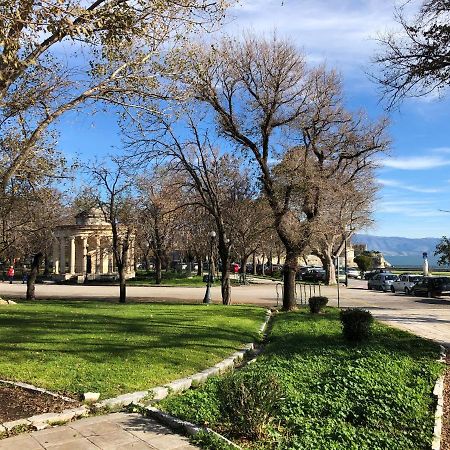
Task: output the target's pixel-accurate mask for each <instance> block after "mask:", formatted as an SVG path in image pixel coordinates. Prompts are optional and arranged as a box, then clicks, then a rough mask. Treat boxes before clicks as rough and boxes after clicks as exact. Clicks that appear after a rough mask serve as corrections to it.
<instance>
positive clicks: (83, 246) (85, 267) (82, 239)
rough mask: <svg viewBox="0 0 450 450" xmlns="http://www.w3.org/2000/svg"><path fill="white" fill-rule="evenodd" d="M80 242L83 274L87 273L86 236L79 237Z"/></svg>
mask: <svg viewBox="0 0 450 450" xmlns="http://www.w3.org/2000/svg"><path fill="white" fill-rule="evenodd" d="M81 244H82V249H83V275H86V273H87V250H88V249H87V237H84V236H83V237H82V238H81Z"/></svg>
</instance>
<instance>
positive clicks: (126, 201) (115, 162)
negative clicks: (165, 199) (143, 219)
mask: <svg viewBox="0 0 450 450" xmlns="http://www.w3.org/2000/svg"><path fill="white" fill-rule="evenodd" d="M87 171H88V173H89V174H90V175H91V177H92V182H93V184H94V185H95V187H94V186H92V190H91V193H92V199H93V201H94V204H96V205H97V206H98V207H99V208H100V209H101V210H102V212H103V215H104V217H105V220H106V222H108V223H109V224H110V225H111V231H112V245H111V247H112V252H113V256H114V261H115V263H116V267H117V272H118V274H119V286H120V288H119V289H120V291H119V292H120V296H119V302H120V303H125V302H126V276H125V272H126V268H127V266H128V263H129V250H130V245H131V241H132V239H133V236H134V229H135V214H136V204H135V203H136V202H135V199H134V198H133V197H132V195H131V191H132V186H133V182H132V178H131V177H130V175H129V172H128V166H127V165H126V164H125V162H124V161H123V160H121V159H118V158H112V159H111V162H110V163H109V164H106V163H105V164H99V163H95V164H91V165H89V166H88V167H87Z"/></svg>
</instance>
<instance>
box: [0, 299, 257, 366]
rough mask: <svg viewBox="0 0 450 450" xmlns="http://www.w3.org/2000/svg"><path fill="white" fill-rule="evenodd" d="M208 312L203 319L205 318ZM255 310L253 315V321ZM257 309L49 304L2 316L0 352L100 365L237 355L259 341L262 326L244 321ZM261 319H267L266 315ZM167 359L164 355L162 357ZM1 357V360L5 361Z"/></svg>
mask: <svg viewBox="0 0 450 450" xmlns="http://www.w3.org/2000/svg"><path fill="white" fill-rule="evenodd" d="M202 309H204V312H205V313H207V314H205V316H204V317H202V316H201V314H202V311H201V310H202ZM251 310H253V316H251V312H250V311H251ZM254 312H255V308H249V307H241V308H239V309H237V308H235V309H234V310H232V309H230V308H221V307H211V306H209V307H205V306H199V307H196V306H192V305H190V306H186V307H183V306H180V305H176V306H174V305H138V306H136V305H134V306H132V305H115V306H114V305H102V304H99V303H96V302H92V301H91V302H64V303H62V302H56V301H55V302H51V301H50V302H48V303H46V304H40V305H39V306H37V307H36V305H32V306H31V307H30V309H28V308H22V307H16V308H14V309H8V310H7V311H2V313H0V330H1V331H0V337H1V341H0V342H1V343H0V353H3V355H6V354H8V361H16V362H18V363H20V362H21V361H22V360H23V361H25V360H27V359H28V358H34V357H39V355H36V354H35V353H36V351H37V350H38V352H42V353H44V354H52V353H53V354H58V353H60V354H73V355H77V357H79V358H80V359H83V360H86V361H89V362H93V363H101V362H105V360H107V358H108V357H110V356H118V357H122V356H123V357H133V354H141V353H143V352H158V353H160V354H161V355H162V353H164V354H167V360H168V361H169V360H170V358H171V356H170V351H168V350H170V349H175V348H177V349H180V348H183V349H187V350H189V351H196V352H201V351H203V352H206V353H208V352H214V351H215V350H217V349H218V348H219V347H220V348H221V351H223V350H224V349H226V350H230V351H232V350H234V349H236V348H237V347H239V345H240V344H239V342H242V343H244V342H251V341H254V340H255V339H256V338H257V331H256V329H257V327H256V326H255V327H254V330H253V331H251V329H249V328H250V327H249V326H248V322H247V324H245V323H244V321H242V320H239V319H242V318H244V319H245V318H252V317H253V318H254V319H256V318H257V316H256V314H254ZM260 315H261V320H262V314H261V313H260ZM161 357H162V356H161ZM1 359H2V358H1V357H0V361H1Z"/></svg>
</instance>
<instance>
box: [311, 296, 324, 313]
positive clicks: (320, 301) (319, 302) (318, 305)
mask: <svg viewBox="0 0 450 450" xmlns="http://www.w3.org/2000/svg"><path fill="white" fill-rule="evenodd" d="M308 303H309V310H310V312H311V314H318V313H320V311H321V310H322V308H324V307H325V306H327V303H328V297H322V296H321V297H319V296H317V297H311V298H310V299H309V302H308Z"/></svg>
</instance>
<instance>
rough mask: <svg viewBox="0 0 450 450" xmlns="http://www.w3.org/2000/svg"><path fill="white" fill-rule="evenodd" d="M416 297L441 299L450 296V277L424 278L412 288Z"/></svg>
mask: <svg viewBox="0 0 450 450" xmlns="http://www.w3.org/2000/svg"><path fill="white" fill-rule="evenodd" d="M411 293H412V294H413V295H414V296H416V297H440V296H441V295H450V277H423V279H422V280H421V281H419V282H418V283H417V284H415V285H414V286H413V287H412V288H411Z"/></svg>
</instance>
